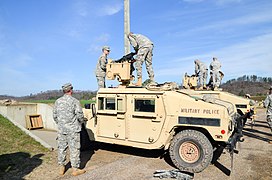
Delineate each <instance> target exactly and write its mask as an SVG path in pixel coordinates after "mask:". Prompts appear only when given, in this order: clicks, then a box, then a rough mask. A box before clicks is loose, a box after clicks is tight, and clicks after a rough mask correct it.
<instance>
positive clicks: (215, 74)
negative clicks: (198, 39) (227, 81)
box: [210, 57, 221, 89]
mask: <svg viewBox="0 0 272 180" xmlns="http://www.w3.org/2000/svg"><path fill="white" fill-rule="evenodd" d="M220 68H221V63H220V62H219V61H218V60H217V58H215V57H214V58H213V61H212V62H211V64H210V69H211V73H212V81H213V88H214V89H217V88H218V87H219V85H220V83H221V78H220Z"/></svg>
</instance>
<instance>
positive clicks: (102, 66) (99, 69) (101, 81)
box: [95, 54, 108, 88]
mask: <svg viewBox="0 0 272 180" xmlns="http://www.w3.org/2000/svg"><path fill="white" fill-rule="evenodd" d="M107 62H108V60H107V56H106V55H105V54H102V55H101V56H100V57H99V59H98V62H97V65H96V71H95V75H96V79H97V83H98V88H105V87H106V85H105V77H106V65H107Z"/></svg>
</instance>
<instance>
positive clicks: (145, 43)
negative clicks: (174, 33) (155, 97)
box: [127, 32, 155, 86]
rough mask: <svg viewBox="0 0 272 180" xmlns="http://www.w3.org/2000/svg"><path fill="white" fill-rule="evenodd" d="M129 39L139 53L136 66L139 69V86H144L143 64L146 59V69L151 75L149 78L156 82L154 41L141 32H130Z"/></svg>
mask: <svg viewBox="0 0 272 180" xmlns="http://www.w3.org/2000/svg"><path fill="white" fill-rule="evenodd" d="M127 37H128V39H129V42H130V44H131V45H132V46H133V48H134V50H135V52H136V53H137V56H136V58H135V59H136V62H135V68H136V71H137V79H138V81H137V83H136V85H137V86H142V65H143V62H144V61H145V66H146V70H147V73H148V76H149V79H150V80H151V82H152V83H154V82H155V81H154V71H153V68H152V56H153V54H152V51H153V47H154V45H153V42H152V41H151V40H150V39H148V38H147V37H146V36H144V35H141V34H133V33H132V32H130V33H129V34H128V36H127Z"/></svg>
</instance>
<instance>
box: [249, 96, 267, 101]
mask: <svg viewBox="0 0 272 180" xmlns="http://www.w3.org/2000/svg"><path fill="white" fill-rule="evenodd" d="M265 98H266V96H252V97H251V99H253V100H255V101H259V102H260V101H262V100H265Z"/></svg>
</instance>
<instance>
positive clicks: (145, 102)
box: [134, 99, 155, 112]
mask: <svg viewBox="0 0 272 180" xmlns="http://www.w3.org/2000/svg"><path fill="white" fill-rule="evenodd" d="M134 111H135V112H155V99H135V103H134Z"/></svg>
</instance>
